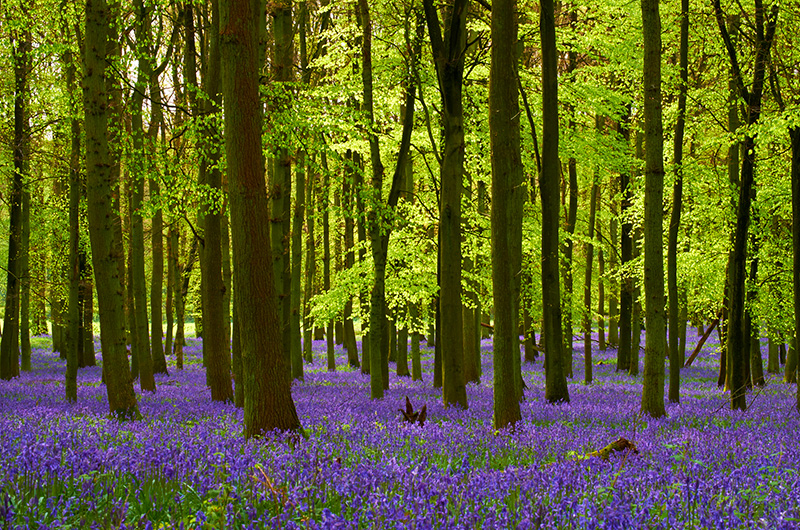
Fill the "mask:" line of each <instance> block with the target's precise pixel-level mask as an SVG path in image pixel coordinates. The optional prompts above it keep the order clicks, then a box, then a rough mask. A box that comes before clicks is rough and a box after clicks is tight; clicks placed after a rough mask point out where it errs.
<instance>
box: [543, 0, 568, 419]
mask: <svg viewBox="0 0 800 530" xmlns="http://www.w3.org/2000/svg"><path fill="white" fill-rule="evenodd" d="M540 5H541V9H540V12H539V24H540V27H541V41H542V172H541V176H540V180H539V193H540V195H541V199H542V307H543V312H544V330H543V333H544V355H545V398H546V399H547V401H549V402H550V403H559V402H565V401H569V389H568V388H567V378H566V372H565V370H564V361H565V359H564V342H563V338H562V336H563V333H562V327H561V287H560V285H559V265H558V231H559V204H558V183H559V180H560V179H559V165H560V164H559V160H558V63H557V57H556V54H557V49H556V26H555V11H554V7H553V0H542V1H541V4H540Z"/></svg>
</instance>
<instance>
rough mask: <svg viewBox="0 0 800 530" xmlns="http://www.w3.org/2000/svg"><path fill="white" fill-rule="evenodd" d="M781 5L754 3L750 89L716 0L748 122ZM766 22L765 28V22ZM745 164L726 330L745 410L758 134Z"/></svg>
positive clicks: (738, 403)
mask: <svg viewBox="0 0 800 530" xmlns="http://www.w3.org/2000/svg"><path fill="white" fill-rule="evenodd" d="M777 10H778V5H777V4H773V7H772V12H771V15H772V16H770V15H769V14H766V15H765V13H764V7H763V5H762V2H761V0H756V3H755V21H756V39H755V43H754V47H755V61H754V65H753V83H752V89H751V90H750V91H748V90H747V89H746V88H745V86H744V81H743V80H742V76H741V71H740V70H739V66H738V60H737V58H736V50H735V49H734V46H733V43H732V41H731V39H730V36H729V34H728V30H727V28H726V26H725V19H724V16H723V13H722V8H721V7H720V2H719V0H714V13H715V16H716V19H717V25H718V27H719V30H720V33H721V35H722V38H723V41H724V42H725V47H726V49H727V51H728V56H729V59H730V63H731V65H732V66H733V70H734V72H733V74H734V81H735V83H736V86H737V88H738V91H739V95H740V97H742V98H743V99H744V100H745V103H746V104H747V112H746V114H747V125H748V126H752V125H754V124H756V123H757V122H758V119H759V117H760V115H761V99H762V94H763V88H764V77H765V72H766V62H767V58H768V57H769V50H770V48H771V46H772V40H773V37H774V35H775V24H776V21H777V17H778V11H777ZM765 18H766V22H767V28H766V31H765V28H764V22H765ZM742 147H743V149H742V152H743V154H744V158H743V159H742V167H741V173H740V178H739V198H738V202H737V208H736V215H737V218H736V229H735V231H734V238H733V250H732V255H731V260H730V270H729V272H728V282H729V286H730V291H729V294H730V306H729V307H730V309H729V311H730V317H729V320H728V329H727V333H726V335H727V336H726V346H727V352H728V365H729V366H728V373H729V375H730V377H729V382H730V388H731V408H732V409H740V410H745V409H746V408H747V401H746V399H745V397H746V396H745V391H746V388H747V380H746V375H747V371H748V368H749V363H750V359H749V358H747V357H746V356H745V353H746V352H747V351H748V350H749V348H747V347H746V346H747V345H748V344H749V342H750V338H749V337H745V336H744V334H743V331H744V330H743V328H744V313H745V296H746V294H745V266H746V261H747V238H748V229H749V226H750V205H751V201H752V197H751V192H752V190H753V178H754V173H755V149H756V146H755V137H754V136H753V135H752V134H746V135H745V138H744V141H743V142H742Z"/></svg>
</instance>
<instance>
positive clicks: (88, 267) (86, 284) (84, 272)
mask: <svg viewBox="0 0 800 530" xmlns="http://www.w3.org/2000/svg"><path fill="white" fill-rule="evenodd" d="M80 277H81V281H80V287H79V290H78V309H79V311H80V312H81V313H82V314H81V316H80V322H81V327H80V330H79V333H78V340H79V341H80V344H79V345H78V354H79V357H78V368H85V367H87V366H96V365H97V359H95V356H94V302H93V299H92V290H93V286H94V284H93V283H92V264H91V263H90V262H89V257H88V256H87V255H86V253H85V252H83V251H81V252H80Z"/></svg>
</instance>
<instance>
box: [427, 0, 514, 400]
mask: <svg viewBox="0 0 800 530" xmlns="http://www.w3.org/2000/svg"><path fill="white" fill-rule="evenodd" d="M423 6H424V8H425V19H426V21H427V25H428V34H429V36H430V42H431V51H432V54H433V60H434V64H435V65H436V71H437V79H438V82H439V92H440V94H441V99H442V129H443V130H442V132H443V136H444V154H443V156H442V165H441V168H440V178H441V198H440V201H439V239H440V245H439V252H440V256H441V259H440V267H441V283H440V290H439V310H440V318H441V331H440V333H441V345H442V350H441V351H442V388H443V392H442V394H443V400H444V404H445V406H446V407H447V406H450V405H452V404H457V405H458V406H459V407H461V408H464V409H466V408H467V392H466V386H465V383H464V347H463V345H464V337H463V326H462V314H461V188H462V182H463V176H464V109H463V101H462V88H463V86H462V84H463V75H464V51H465V48H466V33H467V32H466V20H467V1H466V0H453V2H452V4H448V6H447V8H446V10H445V11H446V17H445V32H444V38H443V37H442V33H441V27H440V25H439V15H438V13H437V12H436V10H435V9H434V6H433V1H432V0H424V1H423ZM509 228H510V227H509ZM509 256H510V257H513V256H512V255H511V254H509ZM511 280H512V281H513V278H512V279H511ZM436 343H437V345H438V344H439V343H440V341H439V340H438V339H437V341H436ZM517 349H519V345H518V344H517Z"/></svg>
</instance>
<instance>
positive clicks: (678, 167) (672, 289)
mask: <svg viewBox="0 0 800 530" xmlns="http://www.w3.org/2000/svg"><path fill="white" fill-rule="evenodd" d="M680 39H681V44H680V86H679V88H678V118H677V120H676V121H675V135H674V142H673V150H672V151H673V157H674V160H675V183H674V184H673V185H672V213H671V215H670V220H669V235H668V238H667V283H668V291H669V293H668V300H669V326H668V329H669V340H668V341H667V344H668V345H669V401H670V403H679V402H680V400H681V397H680V385H681V362H680V357H681V352H680V351H679V350H678V346H679V328H680V324H679V317H680V315H679V311H680V300H679V295H678V231H679V230H680V224H681V209H682V208H683V135H684V134H683V133H684V130H685V128H686V93H687V92H688V89H689V87H688V80H689V72H688V68H689V0H681V36H680Z"/></svg>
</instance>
